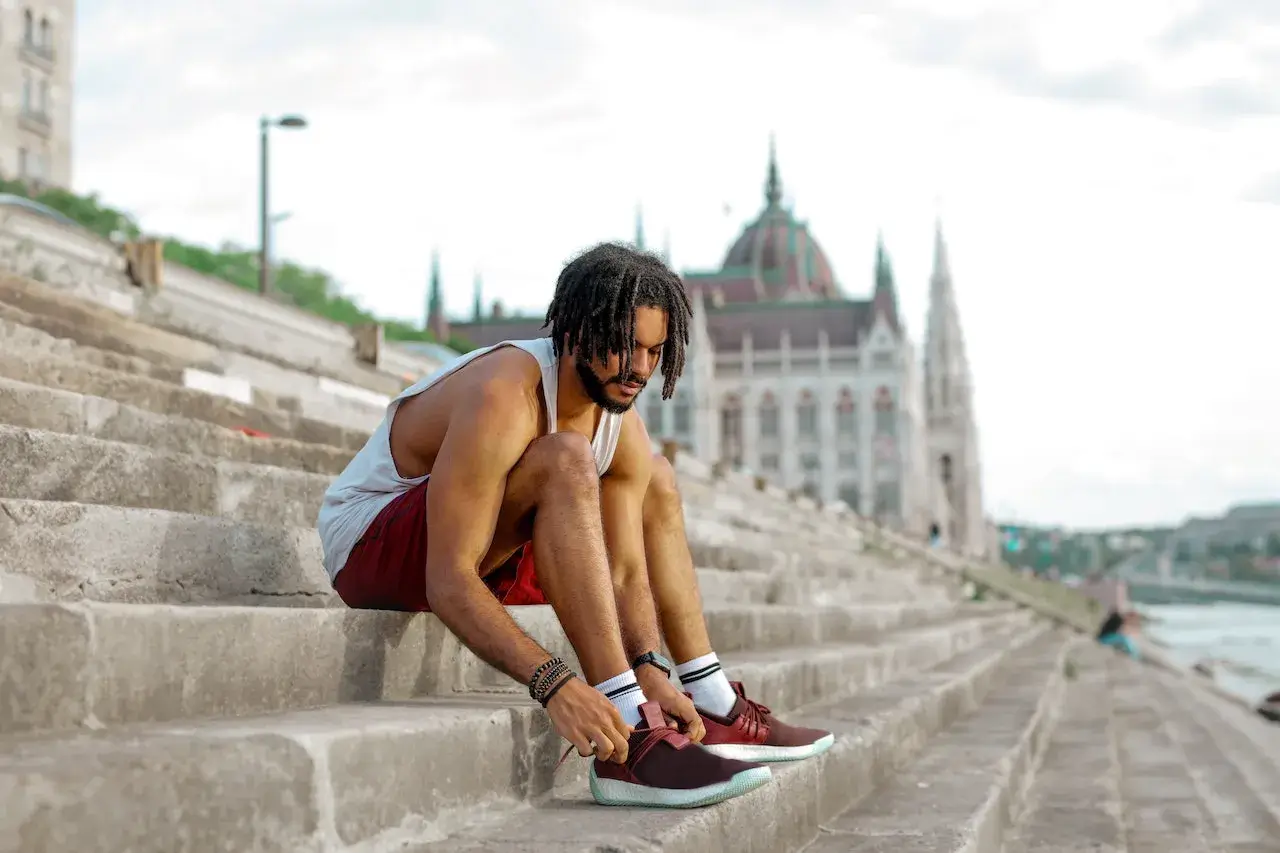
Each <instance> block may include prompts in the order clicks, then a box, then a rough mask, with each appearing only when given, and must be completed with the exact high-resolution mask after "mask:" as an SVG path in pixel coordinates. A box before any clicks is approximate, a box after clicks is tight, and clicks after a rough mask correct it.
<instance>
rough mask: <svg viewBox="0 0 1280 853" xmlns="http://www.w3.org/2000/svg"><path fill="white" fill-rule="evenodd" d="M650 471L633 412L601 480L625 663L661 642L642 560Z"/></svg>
mask: <svg viewBox="0 0 1280 853" xmlns="http://www.w3.org/2000/svg"><path fill="white" fill-rule="evenodd" d="M652 467H653V457H652V453H651V451H650V449H649V436H648V434H647V433H646V432H645V429H644V424H643V423H641V422H640V418H639V416H637V415H636V414H635V413H634V412H631V413H629V414H628V415H627V422H625V423H624V424H623V431H622V436H621V438H620V439H619V442H618V449H617V451H615V453H614V459H613V464H612V465H611V466H610V468H609V471H608V473H607V474H606V475H605V477H604V478H603V479H602V480H601V481H600V503H601V514H602V518H603V521H604V538H605V545H606V546H607V547H608V550H609V571H610V574H611V575H612V577H613V594H614V600H615V602H616V603H617V608H618V623H619V625H620V626H621V628H622V643H623V646H625V648H626V651H627V660H635V659H636V657H637V656H639V655H641V654H643V653H644V652H647V651H657V650H658V648H659V641H660V638H661V634H660V633H659V631H658V615H657V613H656V611H655V610H654V607H653V593H652V592H650V590H649V572H648V567H647V565H646V564H645V556H644V496H645V492H646V491H647V490H648V488H649V474H650V471H651V470H652Z"/></svg>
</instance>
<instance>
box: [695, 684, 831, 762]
mask: <svg viewBox="0 0 1280 853" xmlns="http://www.w3.org/2000/svg"><path fill="white" fill-rule="evenodd" d="M729 685H730V686H731V687H732V688H733V692H734V693H737V694H738V700H737V701H736V702H734V703H733V708H732V709H730V711H729V713H728V714H727V715H726V716H723V717H722V716H720V715H719V714H712V713H710V712H708V711H705V710H703V709H702V708H699V709H698V713H699V714H701V715H702V722H703V725H705V726H706V728H707V736H706V737H704V738H703V739H702V745H703V746H704V747H706V748H707V750H708V751H709V752H714V753H715V754H716V755H719V756H721V757H722V758H736V759H738V760H739V761H799V760H800V759H802V758H812V757H813V756H815V755H821V754H822V753H824V752H826V751H827V750H828V749H830V748H831V744H833V743H835V742H836V739H835V736H834V735H833V734H831V732H824V731H822V730H821V729H805V728H801V727H799V726H791V725H788V724H786V723H784V722H782V720H779V719H778V718H777V717H775V716H773V712H772V711H770V710H769V709H768V708H767V707H765V706H764V705H761V704H760V703H759V702H754V701H752V700H750V699H748V698H747V694H746V693H745V692H744V691H743V689H742V682H741V681H730V682H729ZM686 695H687V694H686Z"/></svg>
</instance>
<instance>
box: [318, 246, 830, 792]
mask: <svg viewBox="0 0 1280 853" xmlns="http://www.w3.org/2000/svg"><path fill="white" fill-rule="evenodd" d="M689 319H690V308H689V300H688V298H687V296H686V295H685V291H684V285H683V283H682V282H681V280H680V278H679V276H677V275H676V274H675V273H673V272H672V271H671V270H670V269H668V268H667V266H666V265H665V264H664V263H663V262H662V261H660V260H658V259H657V258H655V257H653V256H651V255H648V254H644V253H641V252H637V251H633V250H631V249H629V248H626V247H624V246H620V245H614V244H604V245H600V246H597V247H595V248H593V249H590V250H589V251H587V252H585V253H583V254H582V255H580V256H579V257H578V258H576V259H575V260H573V261H572V262H570V263H569V264H568V265H567V266H566V267H565V268H564V270H563V271H562V272H561V274H560V278H559V280H558V281H557V282H556V292H555V297H554V298H553V299H552V301H551V305H550V307H549V309H548V311H547V324H548V325H550V327H551V335H550V337H547V338H539V339H535V340H527V341H508V342H504V343H501V344H497V345H496V346H493V347H487V348H484V349H480V350H477V351H475V352H472V353H469V354H467V355H464V356H461V357H460V358H458V359H456V360H455V361H453V362H452V363H450V364H447V365H445V366H444V367H442V368H441V369H440V370H438V371H436V373H434V374H433V375H431V376H429V377H427V378H426V379H423V380H422V381H420V382H418V383H417V384H415V385H413V386H411V387H410V388H408V389H407V390H405V391H404V392H403V393H401V394H400V396H399V397H397V398H396V399H395V400H393V401H392V402H391V404H390V405H389V406H388V407H387V414H386V417H385V418H384V419H383V421H382V423H381V425H379V427H378V429H377V430H375V431H374V433H373V435H372V436H371V437H370V438H369V441H368V443H367V444H366V445H365V446H364V448H363V449H362V450H361V451H360V452H359V453H358V454H356V456H355V457H354V458H353V459H352V460H351V462H350V463H349V464H348V465H347V468H346V470H345V471H343V472H342V474H341V475H339V477H338V478H337V480H336V481H335V482H334V483H333V485H332V486H331V487H330V488H329V490H328V492H327V493H326V494H325V498H324V504H323V506H322V508H321V510H320V517H319V528H320V536H321V539H322V540H323V543H324V556H325V567H326V569H327V571H328V572H329V574H330V576H331V577H332V578H333V582H334V588H335V589H336V590H337V592H338V594H339V595H340V596H341V597H342V600H343V601H344V602H346V603H347V605H348V606H350V607H356V608H373V609H384V610H409V611H428V610H429V611H432V612H434V613H436V615H437V616H439V618H440V620H441V621H442V622H444V624H445V625H446V626H448V628H449V629H450V630H451V631H452V632H453V633H454V634H455V635H457V637H458V638H459V639H460V640H461V641H462V642H463V643H464V644H465V645H466V646H467V647H468V648H469V649H471V650H472V651H473V652H475V654H476V655H477V656H479V657H480V658H481V659H482V660H484V661H486V662H488V663H489V664H491V665H492V666H494V667H497V668H498V669H499V670H501V671H502V672H504V673H506V674H507V675H509V676H511V677H512V678H514V679H516V680H517V681H519V682H521V683H522V684H525V685H528V686H529V691H530V694H531V695H532V696H533V698H535V699H537V700H539V701H540V702H541V703H542V704H543V706H544V707H546V709H547V711H548V713H549V714H550V716H551V722H552V724H553V725H554V726H555V729H556V731H557V732H558V733H559V734H560V735H561V736H563V737H564V738H565V739H566V740H568V741H569V742H570V743H571V744H573V746H575V747H577V749H578V752H579V753H580V754H581V755H583V756H588V755H592V754H594V755H595V756H596V760H595V761H594V762H593V763H592V767H591V772H590V781H591V791H592V794H593V795H594V796H595V799H596V800H597V802H600V803H605V804H611V805H646V806H697V805H706V804H709V803H714V802H719V801H721V800H724V799H728V798H729V797H733V796H736V795H738V794H741V793H745V792H746V791H749V790H751V789H753V788H755V787H758V786H759V785H761V784H764V783H765V782H767V781H768V780H769V778H770V772H769V769H768V768H767V767H765V766H763V765H762V764H757V763H750V762H764V761H782V760H793V759H800V758H807V757H809V756H812V755H817V754H818V753H820V752H822V751H824V750H825V749H826V748H827V747H829V746H830V745H831V743H832V736H831V735H830V734H829V733H827V732H823V731H818V730H815V729H802V728H797V727H794V726H790V725H788V724H786V723H784V722H782V721H781V720H779V719H777V718H776V717H774V716H773V715H772V714H771V713H770V711H769V709H768V708H766V707H764V706H763V705H760V704H758V703H756V702H754V701H752V700H751V699H749V698H747V696H746V695H745V693H744V692H743V689H742V686H741V684H738V683H736V682H730V681H729V680H728V678H727V677H726V676H725V673H724V672H723V671H722V670H721V668H720V663H719V660H718V659H717V658H716V655H715V653H714V652H713V651H712V649H711V643H710V640H709V639H708V635H707V627H706V623H705V621H704V618H703V615H702V602H701V599H700V596H699V592H698V584H697V579H696V575H695V573H694V566H693V558H692V556H691V555H690V552H689V546H688V543H687V541H686V540H685V532H684V518H683V508H682V505H681V500H680V495H679V493H678V492H677V490H676V480H675V473H674V471H673V470H672V468H671V465H670V463H668V462H667V460H666V459H664V458H663V457H661V456H654V455H653V453H652V449H651V445H650V440H649V436H648V434H647V433H646V431H645V428H644V424H643V422H642V421H641V420H640V417H639V415H638V414H637V413H636V412H635V411H634V410H633V408H632V406H633V404H634V402H635V400H636V397H637V396H638V395H639V393H640V391H641V390H642V389H643V388H644V387H645V385H646V384H647V383H648V381H649V380H650V378H652V376H653V375H654V373H655V371H657V370H658V368H659V367H661V372H662V395H663V397H664V398H670V397H671V395H672V393H673V392H674V390H675V384H676V380H677V379H678V378H679V376H680V372H681V370H682V369H683V367H684V356H685V346H686V345H687V343H688V339H689V331H688V329H689ZM535 566H536V572H535V569H534V567H535ZM545 603H550V604H551V606H552V608H553V609H554V610H555V613H556V616H557V617H558V618H559V620H560V624H561V626H562V627H563V629H564V632H565V634H566V636H567V637H568V640H569V642H570V644H572V646H573V649H574V651H575V652H576V653H577V657H578V660H579V661H580V662H581V665H582V668H583V671H584V675H585V677H586V681H582V680H580V679H578V678H577V677H576V676H575V675H574V673H572V672H571V671H570V670H569V668H568V667H567V666H566V665H565V663H564V662H563V661H561V660H560V659H558V658H553V657H552V656H551V654H550V653H548V652H547V651H545V650H544V649H542V648H541V647H540V646H539V645H538V644H537V643H536V642H534V641H533V639H532V638H530V637H529V636H528V635H527V634H525V633H524V632H523V631H522V630H521V629H520V628H519V627H518V626H517V624H516V622H515V621H514V620H513V619H512V618H511V616H510V615H509V614H508V613H507V611H506V609H505V607H504V605H516V604H545ZM659 625H661V628H662V634H661V635H659V632H658V629H659ZM663 638H665V640H666V644H667V647H668V649H669V650H670V652H671V653H672V655H673V656H674V657H675V660H676V666H675V671H676V674H677V675H678V676H679V678H680V681H681V684H682V686H683V688H684V689H685V690H687V691H688V694H686V693H684V692H682V691H681V690H679V689H677V688H676V687H675V686H674V685H673V684H672V682H671V681H670V679H669V673H670V670H671V666H670V664H668V663H667V662H666V661H665V660H664V659H663V658H662V657H661V655H660V654H659V653H658V651H659V648H660V640H661V639H663ZM672 719H674V720H675V725H673V724H672V723H671V722H670V720H672ZM677 725H678V726H679V729H677V728H676V726H677ZM699 744H701V745H699Z"/></svg>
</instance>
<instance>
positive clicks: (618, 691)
mask: <svg viewBox="0 0 1280 853" xmlns="http://www.w3.org/2000/svg"><path fill="white" fill-rule="evenodd" d="M594 687H595V688H596V690H599V691H600V692H601V693H603V694H604V695H605V698H606V699H608V700H609V701H610V702H612V703H613V707H615V708H617V709H618V713H619V714H621V715H622V721H623V722H624V723H626V724H627V725H629V726H638V725H640V706H641V705H643V704H644V703H645V702H647V701H648V700H647V699H646V698H645V695H644V691H643V690H641V689H640V685H639V684H638V683H637V682H636V674H635V673H634V672H632V671H631V670H627V671H626V672H623V673H621V674H620V675H615V676H614V677H613V678H610V679H608V680H606V681H602V682H600V683H599V684H596V685H594Z"/></svg>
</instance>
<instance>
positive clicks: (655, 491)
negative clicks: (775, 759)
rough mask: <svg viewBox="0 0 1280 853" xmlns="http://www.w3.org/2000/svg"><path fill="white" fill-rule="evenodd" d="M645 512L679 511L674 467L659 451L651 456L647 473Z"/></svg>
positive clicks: (678, 491)
mask: <svg viewBox="0 0 1280 853" xmlns="http://www.w3.org/2000/svg"><path fill="white" fill-rule="evenodd" d="M644 508H645V513H646V514H653V513H671V512H680V511H681V509H682V504H681V502H680V488H679V486H678V485H677V483H676V469H675V468H673V467H672V466H671V462H670V461H668V459H667V457H665V456H663V455H662V454H661V453H658V454H655V455H654V457H653V468H652V470H651V471H650V473H649V488H648V490H647V491H646V492H645V496H644Z"/></svg>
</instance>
